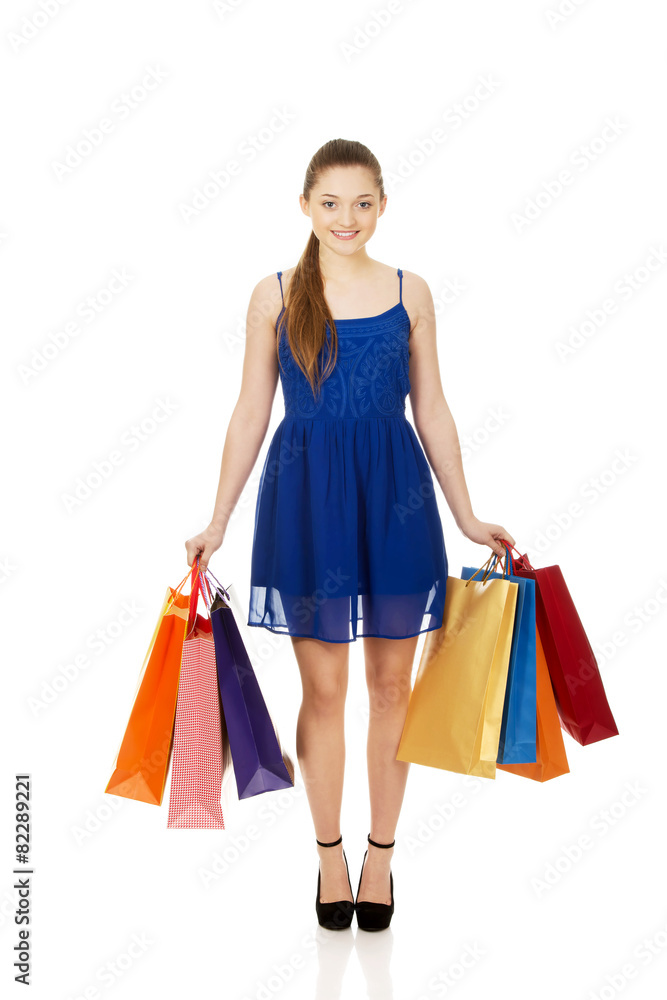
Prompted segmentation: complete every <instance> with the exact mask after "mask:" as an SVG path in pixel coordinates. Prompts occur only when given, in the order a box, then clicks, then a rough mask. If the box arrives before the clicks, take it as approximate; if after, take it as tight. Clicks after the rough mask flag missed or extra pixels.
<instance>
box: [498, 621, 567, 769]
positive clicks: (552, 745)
mask: <svg viewBox="0 0 667 1000" xmlns="http://www.w3.org/2000/svg"><path fill="white" fill-rule="evenodd" d="M535 633H536V635H535V638H536V640H537V641H536V650H537V759H536V761H535V762H534V763H531V764H497V765H496V766H497V767H498V768H500V769H501V770H502V771H512V772H513V773H514V774H520V775H522V776H523V777H524V778H532V779H533V780H534V781H549V779H550V778H557V777H558V776H559V775H561V774H568V773H569V770H570V768H569V766H568V762H567V754H566V753H565V744H564V742H563V730H562V729H561V724H560V718H559V716H558V709H557V708H556V699H555V697H554V692H553V688H552V686H551V678H550V677H549V668H548V667H547V661H546V657H545V655H544V649H543V648H542V642H541V640H540V630H539V627H538V628H537V629H536V630H535Z"/></svg>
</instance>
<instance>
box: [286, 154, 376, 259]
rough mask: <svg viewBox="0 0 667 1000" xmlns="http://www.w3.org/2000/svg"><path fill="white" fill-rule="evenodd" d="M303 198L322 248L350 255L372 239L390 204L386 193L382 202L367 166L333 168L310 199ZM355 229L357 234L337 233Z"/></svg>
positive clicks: (305, 209)
mask: <svg viewBox="0 0 667 1000" xmlns="http://www.w3.org/2000/svg"><path fill="white" fill-rule="evenodd" d="M299 199H300V202H301V210H302V211H303V213H304V214H305V215H308V216H310V219H311V222H312V225H313V232H314V233H315V235H316V236H317V238H318V240H319V241H320V243H321V245H322V247H327V248H328V249H331V250H332V251H333V252H334V253H338V254H345V255H346V256H347V255H349V254H353V253H356V251H357V250H359V249H360V248H361V247H362V246H364V244H365V243H367V242H368V240H369V239H370V238H371V236H372V235H373V233H374V232H375V227H376V225H377V220H378V219H379V218H380V216H381V215H382V213H383V212H384V209H385V206H386V204H387V196H386V195H385V196H384V198H383V199H382V201H380V198H379V191H378V189H377V188H376V187H375V185H374V183H373V179H372V175H371V173H370V171H368V170H366V169H365V168H364V167H333V168H332V169H331V170H327V172H326V173H323V174H321V175H320V178H319V180H318V181H317V183H316V184H315V186H314V187H313V190H312V191H311V192H310V201H306V199H305V198H304V196H303V195H299ZM352 232H354V233H355V235H354V236H351V235H347V236H343V235H336V234H337V233H339V234H345V233H347V234H350V233H352Z"/></svg>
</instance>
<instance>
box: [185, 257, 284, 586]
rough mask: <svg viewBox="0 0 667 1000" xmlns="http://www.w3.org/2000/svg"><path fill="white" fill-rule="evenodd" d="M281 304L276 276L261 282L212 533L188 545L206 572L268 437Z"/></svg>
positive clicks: (276, 374) (253, 307) (224, 456)
mask: <svg viewBox="0 0 667 1000" xmlns="http://www.w3.org/2000/svg"><path fill="white" fill-rule="evenodd" d="M279 302H280V289H279V286H278V281H277V279H276V276H275V274H271V275H268V276H267V277H266V278H262V280H261V281H260V282H258V284H257V285H255V287H254V289H253V291H252V295H251V296H250V303H249V305H248V314H247V318H246V342H245V354H244V358H243V371H242V376H241V388H240V391H239V396H238V399H237V401H236V405H235V407H234V409H233V411H232V415H231V417H230V420H229V426H228V428H227V434H226V436H225V443H224V447H223V450H222V462H221V466H220V480H219V483H218V490H217V493H216V497H215V503H214V506H213V515H212V517H211V522H210V524H209V525H208V527H207V528H206V529H205V530H204V531H202V532H201V534H199V535H195V536H194V537H193V538H189V539H188V540H187V542H186V543H185V548H186V551H187V558H188V565H189V566H191V565H192V562H193V560H194V559H195V558H196V557H197V556H198V555H199V556H201V560H200V565H201V568H202V570H204V569H206V567H207V566H208V561H209V559H210V558H211V556H212V554H213V553H214V552H215V551H216V549H219V548H220V546H221V545H222V540H223V538H224V535H225V532H226V530H227V524H228V523H229V519H230V517H231V516H232V513H233V511H234V508H235V507H236V504H237V503H238V500H239V497H240V496H241V493H242V492H243V488H244V486H245V484H246V483H247V481H248V477H249V476H250V473H251V472H252V470H253V467H254V465H255V462H256V461H257V456H258V454H259V451H260V449H261V447H262V442H263V441H264V437H265V436H266V431H267V428H268V425H269V421H270V419H271V411H272V408H273V400H274V397H275V393H276V385H277V382H278V377H279V371H278V360H277V357H276V331H275V325H274V324H275V317H276V316H277V314H278V311H279Z"/></svg>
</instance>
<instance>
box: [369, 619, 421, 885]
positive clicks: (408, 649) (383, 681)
mask: <svg viewBox="0 0 667 1000" xmlns="http://www.w3.org/2000/svg"><path fill="white" fill-rule="evenodd" d="M418 640H419V636H416V635H415V636H410V638H408V639H379V638H376V637H374V636H365V637H364V656H365V660H366V683H367V685H368V702H369V713H370V714H369V721H368V744H367V757H368V790H369V794H370V806H371V827H370V835H371V838H372V839H373V840H377V841H378V843H380V844H390V843H391V842H392V840H394V837H395V834H396V824H397V823H398V817H399V814H400V811H401V806H402V804H403V796H404V794H405V785H406V782H407V779H408V772H409V770H410V764H409V763H408V762H407V761H403V760H396V753H397V752H398V744H399V742H400V738H401V733H402V731H403V725H404V723H405V715H406V712H407V708H408V700H409V698H410V679H411V674H412V665H413V662H414V656H415V649H416V648H417V642H418ZM393 854H394V850H393V848H388V849H387V848H379V847H373V845H372V844H369V845H368V857H367V858H366V863H365V865H364V869H363V875H362V882H361V887H360V890H359V899H366V900H369V901H370V902H374V903H391V892H390V886H389V868H390V865H391V859H392V856H393Z"/></svg>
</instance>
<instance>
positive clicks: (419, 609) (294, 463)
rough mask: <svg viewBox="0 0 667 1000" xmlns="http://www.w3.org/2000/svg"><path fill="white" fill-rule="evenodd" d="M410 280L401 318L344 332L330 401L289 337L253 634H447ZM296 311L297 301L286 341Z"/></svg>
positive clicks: (263, 515) (255, 581)
mask: <svg viewBox="0 0 667 1000" xmlns="http://www.w3.org/2000/svg"><path fill="white" fill-rule="evenodd" d="M277 274H278V280H279V281H280V290H281V295H282V293H283V287H282V281H281V275H282V271H278V272H277ZM397 274H398V277H399V298H400V301H399V302H397V303H396V305H395V306H392V308H391V309H387V310H386V311H385V312H383V313H380V314H379V315H378V316H368V317H363V318H359V319H340V320H336V331H337V334H338V357H337V359H336V365H335V368H334V369H333V371H332V373H331V374H330V375H329V377H328V378H327V379H326V380H325V381H324V382H323V383H322V385H321V390H320V396H319V398H318V399H316V398H315V396H314V394H313V391H312V389H311V387H310V384H309V382H308V380H307V378H306V377H305V375H304V374H303V372H302V371H301V369H300V368H299V366H298V365H297V364H296V361H295V360H294V357H293V355H292V352H291V351H290V349H289V344H288V342H287V338H286V336H285V332H284V331H281V339H280V343H279V348H278V350H279V356H280V360H281V367H280V380H281V385H282V390H283V398H284V401H285V415H284V417H283V418H282V420H281V421H280V423H279V424H278V427H277V428H276V430H275V433H274V435H273V437H272V439H271V442H270V444H269V448H268V452H267V455H266V459H265V462H264V467H263V469H262V474H261V478H260V482H259V489H258V493H257V504H256V508H255V528H254V536H253V546H252V557H251V574H250V606H249V614H248V625H258V626H263V627H264V628H267V629H269V630H270V631H272V632H277V633H282V634H286V635H294V636H310V637H312V638H316V639H324V640H325V641H327V642H352V641H355V640H356V638H357V636H382V637H386V638H391V639H402V638H406V637H407V636H414V635H417V634H419V633H421V632H427V631H431V630H432V629H437V628H440V626H441V625H442V619H443V613H444V607H445V590H446V585H447V573H448V567H447V554H446V552H445V542H444V537H443V532H442V523H441V521H440V514H439V511H438V507H437V502H436V496H435V489H434V485H433V479H432V477H431V470H430V466H429V464H428V461H427V459H426V455H425V453H424V450H423V448H422V446H421V444H420V442H419V439H418V437H417V434H416V432H415V430H414V428H413V426H412V424H411V423H410V422H409V420H408V419H407V417H406V415H405V397H406V396H407V394H408V392H409V391H410V378H409V336H410V318H409V316H408V313H407V311H406V309H405V306H404V305H403V272H402V271H401V269H400V268H399V269H398V270H397ZM284 310H285V300H284V298H283V307H282V309H281V311H280V315H279V316H278V320H277V321H276V332H277V330H278V322H279V320H280V317H281V316H282V314H283V312H284ZM326 336H327V338H329V337H330V329H329V325H328V324H327V330H326ZM328 342H329V341H328ZM323 352H324V349H323ZM324 357H325V354H324V353H323V354H322V355H321V358H320V360H321V361H323V360H324ZM320 370H321V369H320Z"/></svg>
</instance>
